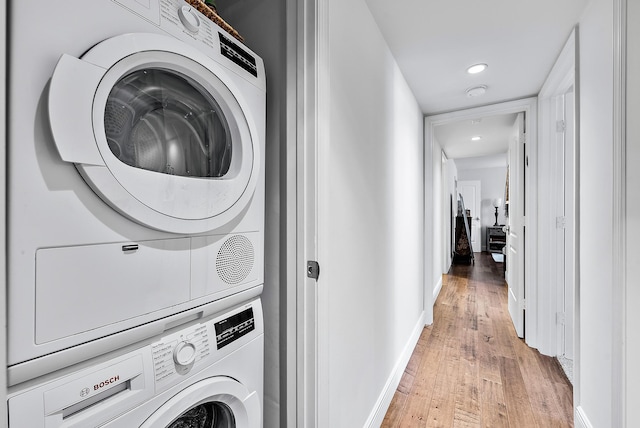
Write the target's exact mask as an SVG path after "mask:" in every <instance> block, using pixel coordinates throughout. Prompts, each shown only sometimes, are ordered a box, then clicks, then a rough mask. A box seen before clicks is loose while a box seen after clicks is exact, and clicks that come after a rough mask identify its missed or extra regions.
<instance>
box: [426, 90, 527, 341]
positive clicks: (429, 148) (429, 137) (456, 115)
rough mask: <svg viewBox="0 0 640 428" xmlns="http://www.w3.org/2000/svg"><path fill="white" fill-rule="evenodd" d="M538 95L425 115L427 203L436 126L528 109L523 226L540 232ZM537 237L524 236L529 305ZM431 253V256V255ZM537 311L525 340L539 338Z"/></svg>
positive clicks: (429, 223) (429, 231)
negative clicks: (538, 214) (536, 166)
mask: <svg viewBox="0 0 640 428" xmlns="http://www.w3.org/2000/svg"><path fill="white" fill-rule="evenodd" d="M537 100H538V99H537V97H531V98H524V99H520V100H515V101H508V102H504V103H499V104H492V105H487V106H482V107H474V108H469V109H465V110H459V111H454V112H450V113H442V114H438V115H434V116H427V117H426V118H425V166H426V167H425V206H426V207H431V206H433V200H432V199H433V197H434V196H433V195H435V194H438V193H437V192H434V189H433V183H434V180H433V177H432V175H433V171H431V170H430V169H429V168H428V165H430V164H431V158H430V156H431V155H432V153H433V147H434V143H435V141H436V139H435V128H436V126H439V125H444V124H447V123H451V122H457V121H460V120H471V119H477V118H478V117H488V116H495V115H500V114H512V113H520V112H525V120H526V122H525V129H526V130H527V145H526V149H525V150H526V153H525V156H526V158H527V159H528V163H529V165H530V166H532V167H529V168H525V174H526V181H525V182H526V186H527V189H526V213H525V222H524V226H525V228H526V231H527V232H526V235H527V236H536V234H537V214H536V213H537V197H536V195H537V190H538V189H537V187H538V176H537V170H536V168H535V165H537V144H538V143H537V138H538V137H537V122H538V119H537V112H538V106H537ZM429 211H430V210H426V211H425V292H424V299H425V302H424V311H425V320H426V323H427V324H430V323H432V322H433V305H434V303H435V299H434V296H433V292H432V290H433V287H434V284H430V283H428V279H429V278H432V277H433V275H432V272H433V269H434V266H433V249H432V248H430V247H431V242H433V240H432V239H430V238H432V237H433V235H434V233H435V231H434V230H433V229H434V228H433V215H429ZM536 245H537V243H536V240H535V239H526V240H525V246H524V249H525V257H524V267H523V268H524V269H525V284H527V288H526V295H525V299H526V304H527V307H528V308H535V307H537V305H536V303H537V289H536V287H535V284H537V269H536V266H537V251H536ZM429 255H431V257H429ZM536 315H537V314H536V313H535V311H532V310H528V311H526V314H525V325H526V326H527V337H526V342H527V343H528V344H530V345H531V346H533V347H535V346H534V345H532V343H536V342H537V328H536V323H535V319H536Z"/></svg>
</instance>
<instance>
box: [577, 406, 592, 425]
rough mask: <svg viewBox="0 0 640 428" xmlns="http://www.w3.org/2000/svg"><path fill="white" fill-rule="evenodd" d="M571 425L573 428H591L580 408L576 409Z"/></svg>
mask: <svg viewBox="0 0 640 428" xmlns="http://www.w3.org/2000/svg"><path fill="white" fill-rule="evenodd" d="M573 424H574V426H575V428H593V425H592V424H591V422H590V421H589V418H588V417H587V415H586V414H585V413H584V410H583V409H582V407H580V406H578V407H576V410H575V413H574V422H573Z"/></svg>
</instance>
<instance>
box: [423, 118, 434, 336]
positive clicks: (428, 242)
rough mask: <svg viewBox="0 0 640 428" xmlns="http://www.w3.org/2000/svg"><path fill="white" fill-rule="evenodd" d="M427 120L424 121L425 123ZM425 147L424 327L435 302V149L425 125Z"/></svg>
mask: <svg viewBox="0 0 640 428" xmlns="http://www.w3.org/2000/svg"><path fill="white" fill-rule="evenodd" d="M426 120H428V118H427V119H425V121H426ZM425 123H426V122H425ZM424 132H425V136H424V139H425V145H424V156H423V158H422V165H423V166H422V170H423V171H424V172H423V174H424V176H423V180H422V181H423V183H424V207H423V210H422V212H423V215H424V223H423V224H424V265H423V267H422V269H423V271H422V277H423V278H424V287H423V290H424V291H423V298H424V301H423V306H422V307H423V310H424V322H425V325H431V324H433V305H434V303H435V300H432V299H433V289H434V284H433V270H434V269H435V263H434V260H435V257H434V254H433V251H434V248H433V245H434V244H433V243H434V242H435V237H436V233H437V232H436V231H435V230H434V225H433V222H434V216H435V213H434V210H433V207H434V206H436V204H435V192H434V189H433V183H434V182H435V176H434V170H433V161H432V159H433V154H434V147H435V141H436V139H435V135H434V133H433V129H431V130H430V131H429V129H428V127H427V126H426V125H425V127H424Z"/></svg>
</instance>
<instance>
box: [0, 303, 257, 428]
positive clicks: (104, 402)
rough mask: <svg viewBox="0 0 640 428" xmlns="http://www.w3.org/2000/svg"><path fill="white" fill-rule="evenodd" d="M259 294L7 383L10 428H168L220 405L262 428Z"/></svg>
mask: <svg viewBox="0 0 640 428" xmlns="http://www.w3.org/2000/svg"><path fill="white" fill-rule="evenodd" d="M263 346H264V323H263V315H262V306H261V303H260V300H259V299H256V300H253V301H250V302H248V303H243V304H240V305H238V306H236V307H234V308H232V309H227V310H225V311H223V312H222V313H218V314H214V315H211V316H209V317H207V318H203V319H201V320H198V321H195V322H192V323H190V324H188V325H186V326H181V327H178V328H175V329H173V330H171V331H168V332H166V333H164V334H162V335H158V336H154V337H151V338H148V339H146V340H144V341H142V342H139V343H136V344H134V345H131V346H128V347H126V348H123V349H119V350H116V351H113V352H111V353H109V354H107V355H104V356H101V357H99V358H95V359H93V360H89V361H85V362H83V363H82V364H79V365H77V366H74V367H69V368H67V369H64V370H61V371H60V372H58V373H53V374H50V375H47V376H44V377H42V378H39V379H35V380H33V381H30V382H27V383H25V384H22V385H19V386H15V387H13V388H10V390H9V394H8V406H9V426H11V427H29V428H81V427H87V426H102V427H113V428H121V427H134V426H145V427H147V426H148V427H159V426H167V425H168V424H169V423H171V422H172V421H174V420H175V419H176V418H178V417H180V416H181V415H182V414H184V413H185V412H187V411H188V410H189V409H191V408H193V407H194V406H197V405H200V404H203V403H205V402H207V401H210V402H214V403H222V404H224V405H225V406H227V407H228V408H229V409H231V411H232V412H233V417H234V419H235V421H236V424H237V426H243V427H250V428H260V427H261V426H262V394H263V373H264V369H263V356H264V351H263V349H264V348H263Z"/></svg>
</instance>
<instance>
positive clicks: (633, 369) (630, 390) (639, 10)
mask: <svg viewBox="0 0 640 428" xmlns="http://www.w3.org/2000/svg"><path fill="white" fill-rule="evenodd" d="M627 7H628V18H627V25H628V33H627V34H628V39H627V43H628V44H627V55H628V56H627V85H628V87H627V168H626V170H627V195H626V196H627V214H626V218H627V237H628V238H627V263H626V266H627V272H626V274H627V294H626V308H625V309H626V311H625V313H626V316H627V319H626V343H627V351H626V358H625V359H626V362H627V364H626V369H627V373H626V375H627V376H626V378H627V388H626V394H627V396H626V400H625V401H626V402H625V415H624V416H625V418H624V419H625V421H626V426H627V427H628V428H631V427H633V426H635V425H637V423H638V403H640V383H639V382H638V379H640V364H638V361H640V329H638V326H640V311H639V310H638V308H639V307H640V287H638V285H637V284H638V278H640V263H638V260H640V247H639V246H638V238H639V237H640V214H639V213H640V192H638V188H639V187H640V168H638V165H640V121H639V120H637V119H634V118H638V117H640V25H638V23H640V2H637V1H634V0H630V1H628V2H627Z"/></svg>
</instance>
